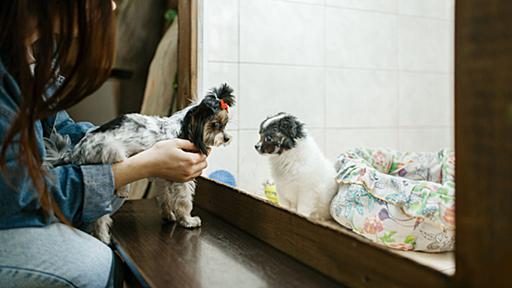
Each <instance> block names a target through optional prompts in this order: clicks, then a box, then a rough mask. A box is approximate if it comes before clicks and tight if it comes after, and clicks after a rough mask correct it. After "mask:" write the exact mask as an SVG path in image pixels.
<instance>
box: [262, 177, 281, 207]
mask: <svg viewBox="0 0 512 288" xmlns="http://www.w3.org/2000/svg"><path fill="white" fill-rule="evenodd" d="M263 190H264V191H265V196H267V199H268V200H269V201H270V202H272V203H273V204H279V199H278V197H277V190H276V184H274V183H273V182H271V181H267V182H265V183H263Z"/></svg>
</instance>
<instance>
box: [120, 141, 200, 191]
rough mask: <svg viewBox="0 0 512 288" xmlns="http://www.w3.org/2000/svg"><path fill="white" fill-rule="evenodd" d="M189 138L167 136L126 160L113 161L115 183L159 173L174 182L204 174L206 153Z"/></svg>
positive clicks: (128, 181)
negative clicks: (188, 139)
mask: <svg viewBox="0 0 512 288" xmlns="http://www.w3.org/2000/svg"><path fill="white" fill-rule="evenodd" d="M197 151H198V150H197V148H196V147H195V146H194V144H192V143H191V142H190V141H187V140H183V139H172V140H165V141H161V142H158V143H156V144H155V145H154V146H153V147H151V148H150V149H148V150H146V151H143V152H141V153H139V154H136V155H134V156H132V157H130V158H128V159H126V160H124V161H123V162H120V163H116V164H114V165H112V170H113V173H114V178H115V180H114V181H115V187H116V189H117V188H120V187H123V186H125V185H127V184H129V183H131V182H134V181H137V180H140V179H143V178H148V177H159V178H163V179H167V180H169V181H173V182H187V181H190V180H193V179H194V178H196V177H198V176H199V175H201V173H202V171H203V169H205V168H206V166H207V163H206V157H207V156H206V155H203V154H201V153H199V152H197Z"/></svg>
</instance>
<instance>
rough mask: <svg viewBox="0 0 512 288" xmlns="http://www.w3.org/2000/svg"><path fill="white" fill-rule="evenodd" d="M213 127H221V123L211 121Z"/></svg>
mask: <svg viewBox="0 0 512 288" xmlns="http://www.w3.org/2000/svg"><path fill="white" fill-rule="evenodd" d="M212 125H213V128H215V129H220V128H221V127H222V125H221V124H220V123H219V122H213V124H212Z"/></svg>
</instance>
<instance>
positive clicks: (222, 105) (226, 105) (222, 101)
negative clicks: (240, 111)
mask: <svg viewBox="0 0 512 288" xmlns="http://www.w3.org/2000/svg"><path fill="white" fill-rule="evenodd" d="M228 108H229V105H228V104H226V102H224V99H220V109H222V110H226V112H228Z"/></svg>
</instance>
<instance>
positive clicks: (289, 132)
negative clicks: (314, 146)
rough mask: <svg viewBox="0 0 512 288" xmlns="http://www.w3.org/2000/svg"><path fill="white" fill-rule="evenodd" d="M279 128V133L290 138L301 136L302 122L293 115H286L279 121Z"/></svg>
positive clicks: (302, 134)
mask: <svg viewBox="0 0 512 288" xmlns="http://www.w3.org/2000/svg"><path fill="white" fill-rule="evenodd" d="M279 130H280V131H281V133H283V134H285V135H286V136H288V137H290V138H292V139H298V138H303V137H304V136H305V135H304V124H303V123H301V122H300V121H299V120H297V118H296V117H294V116H287V117H284V118H283V119H281V121H279Z"/></svg>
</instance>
